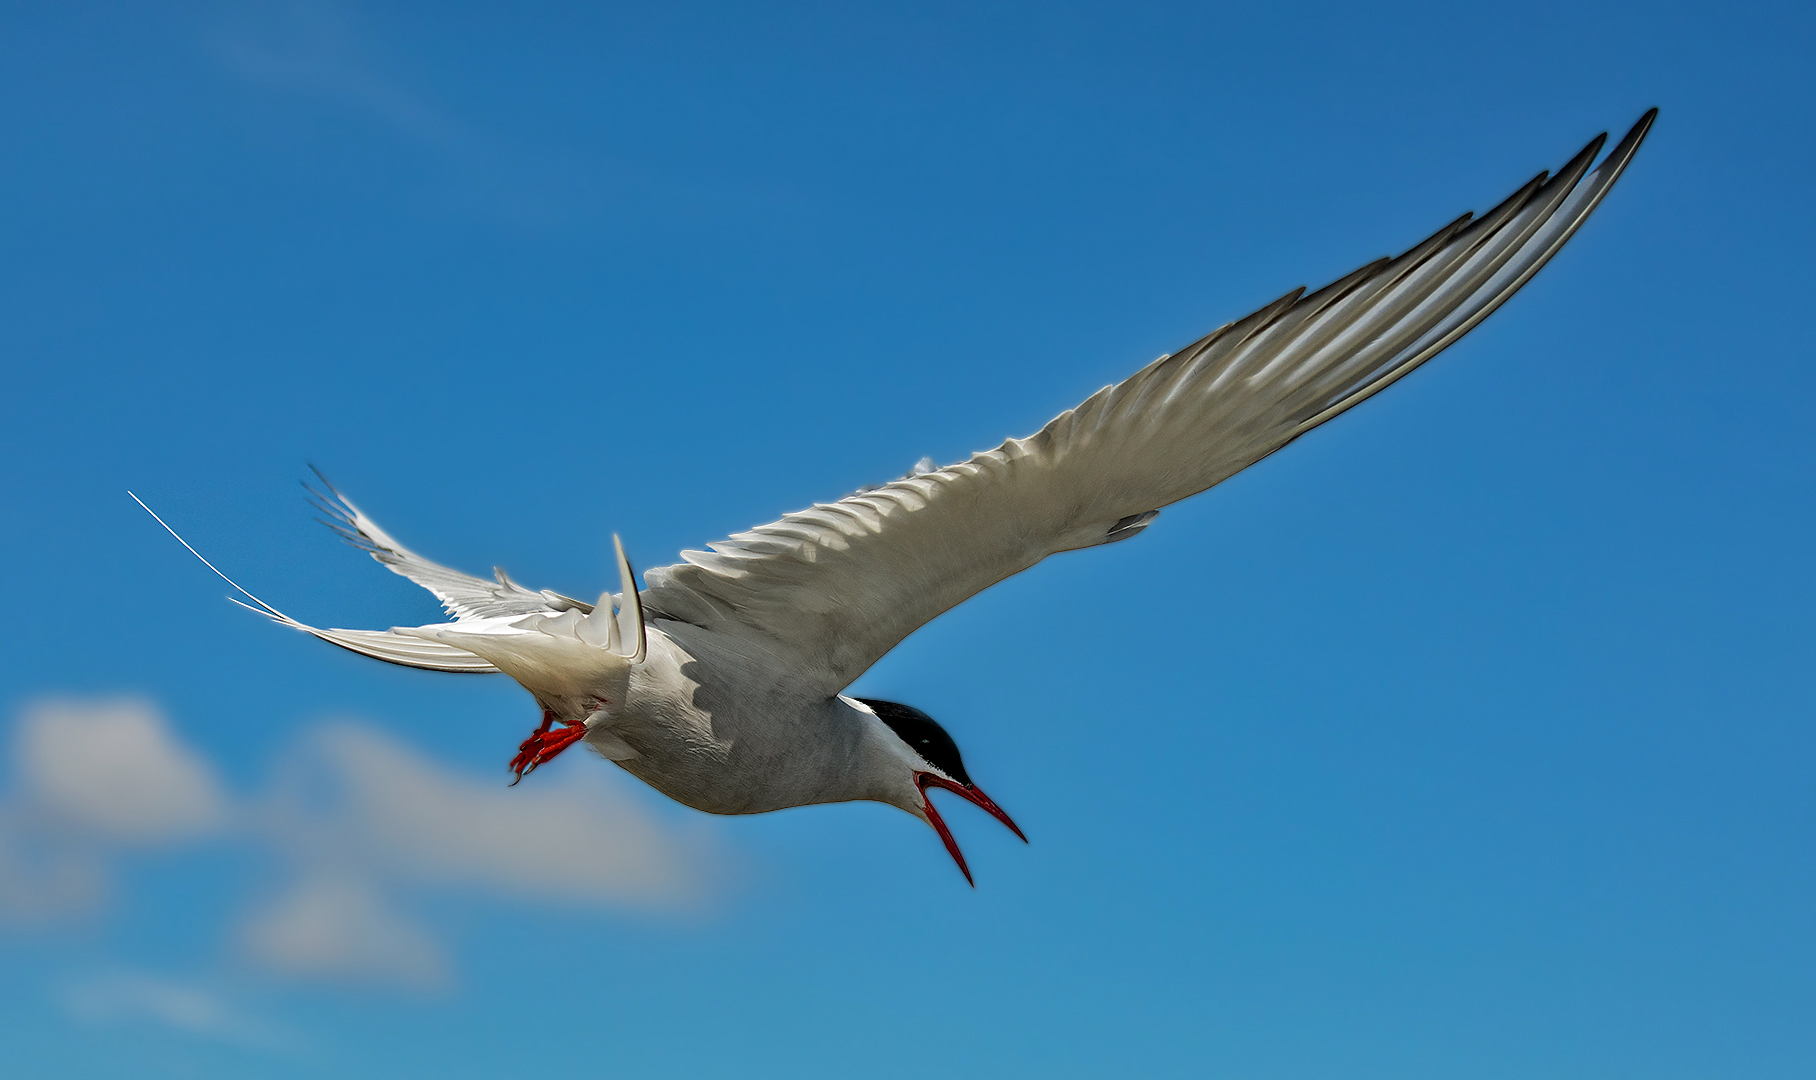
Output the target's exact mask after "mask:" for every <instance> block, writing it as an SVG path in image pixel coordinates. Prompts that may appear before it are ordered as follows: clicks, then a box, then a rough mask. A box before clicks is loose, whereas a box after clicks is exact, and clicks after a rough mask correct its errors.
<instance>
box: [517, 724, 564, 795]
mask: <svg viewBox="0 0 1816 1080" xmlns="http://www.w3.org/2000/svg"><path fill="white" fill-rule="evenodd" d="M554 722H555V714H554V713H553V712H550V711H549V710H548V709H544V710H542V726H540V727H538V728H537V729H536V730H535V731H532V732H530V737H529V738H527V739H525V740H523V743H522V745H520V746H518V747H517V756H516V757H514V758H512V759H511V765H510V769H511V772H513V773H515V774H516V776H515V778H514V779H512V781H511V785H512V786H513V787H515V786H516V784H517V781H518V780H522V779H523V774H524V773H526V772H528V771H529V770H531V769H534V768H535V767H536V766H535V758H536V753H537V751H539V750H541V749H542V743H543V741H544V739H546V738H547V737H548V733H549V726H550V725H552V724H553V723H554Z"/></svg>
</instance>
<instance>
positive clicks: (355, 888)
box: [237, 874, 453, 990]
mask: <svg viewBox="0 0 1816 1080" xmlns="http://www.w3.org/2000/svg"><path fill="white" fill-rule="evenodd" d="M237 938H238V940H237V945H238V946H239V948H240V950H241V952H242V953H243V954H244V955H245V956H246V957H247V958H249V959H251V960H252V961H253V962H255V963H257V964H260V965H262V966H264V967H266V968H268V969H270V970H273V971H279V972H283V973H285V974H288V975H299V976H306V977H316V978H327V979H334V980H340V981H351V982H378V983H389V984H392V985H396V986H404V987H409V988H412V989H419V990H438V989H442V988H444V987H446V986H447V985H448V984H449V982H450V981H451V980H452V977H453V965H452V963H451V962H450V961H449V959H448V956H447V953H446V952H445V951H444V950H443V949H442V947H441V945H440V944H439V943H438V942H436V941H435V939H434V938H433V937H432V936H431V935H430V934H429V932H428V931H427V930H425V929H424V928H423V927H422V926H420V925H418V924H417V923H416V922H415V921H414V920H412V919H410V918H409V917H408V916H406V915H403V914H401V913H399V912H398V911H396V910H395V909H394V908H393V907H392V905H391V903H390V901H389V900H388V899H387V898H386V897H385V896H384V895H383V893H382V892H381V891H380V889H379V888H378V887H377V886H376V885H375V883H374V882H372V881H371V880H369V879H366V878H361V877H359V876H357V875H343V876H331V875H327V874H314V875H311V876H308V877H303V878H301V879H299V880H297V881H296V882H295V883H294V884H293V885H292V886H291V887H290V888H289V889H287V890H285V891H284V892H283V893H282V894H280V895H279V896H278V897H277V898H276V899H274V900H273V901H271V902H270V903H267V904H265V905H262V906H261V907H259V908H258V909H256V910H255V911H254V912H253V913H252V915H251V916H250V917H249V918H248V919H247V920H246V921H245V923H244V924H242V925H241V927H240V929H239V933H238V935H237Z"/></svg>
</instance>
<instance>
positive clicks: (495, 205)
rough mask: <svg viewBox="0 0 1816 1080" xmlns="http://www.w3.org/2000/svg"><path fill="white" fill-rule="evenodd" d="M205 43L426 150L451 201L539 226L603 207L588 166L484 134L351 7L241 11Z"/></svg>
mask: <svg viewBox="0 0 1816 1080" xmlns="http://www.w3.org/2000/svg"><path fill="white" fill-rule="evenodd" d="M205 40H206V43H207V46H208V49H209V51H210V52H211V53H212V54H213V55H214V57H215V58H216V59H217V60H218V61H219V62H220V64H221V66H222V67H223V69H225V70H226V71H227V72H228V73H229V74H231V75H232V76H234V77H235V78H238V79H240V80H242V81H243V82H246V83H249V84H251V85H253V86H257V87H261V88H263V89H265V90H268V91H272V92H276V93H280V94H288V95H292V96H296V97H301V98H308V99H313V100H315V101H319V102H322V103H324V104H327V105H329V106H331V107H333V108H336V109H338V110H340V111H342V112H343V113H345V114H346V115H348V116H352V117H359V118H362V119H364V120H366V121H368V122H370V123H374V124H376V125H378V126H379V127H381V128H382V129H384V130H388V131H390V132H392V133H393V134H395V135H397V136H399V137H400V138H401V139H402V140H403V142H404V143H406V144H408V145H410V146H414V147H415V148H417V149H418V150H420V151H422V152H424V153H425V154H426V155H428V157H429V159H430V160H431V161H433V162H435V163H436V164H437V170H436V171H437V174H438V178H439V182H440V184H441V185H442V186H443V192H442V197H443V198H444V199H445V200H447V201H450V202H453V203H455V204H465V205H466V206H467V207H469V208H476V209H482V210H483V211H485V212H487V213H489V214H493V215H497V216H501V217H503V218H505V219H507V220H509V221H511V222H513V223H517V224H523V225H531V226H537V227H548V226H552V225H561V224H565V223H567V222H569V221H571V220H572V219H573V218H575V217H576V216H578V215H581V214H584V213H587V212H589V211H590V208H591V207H593V206H596V205H598V203H599V201H600V200H599V199H598V198H597V197H596V196H597V192H596V191H594V190H593V189H594V188H596V187H597V181H596V179H594V178H592V177H591V176H590V175H589V170H585V169H579V168H575V167H574V166H573V163H571V162H564V161H563V160H561V159H560V158H559V157H558V156H557V155H552V154H550V153H546V152H535V151H531V150H529V149H527V148H525V147H522V146H517V145H513V144H512V143H511V141H510V140H508V139H506V138H503V137H501V136H500V135H498V134H497V133H496V132H492V131H486V130H483V129H482V127H481V126H480V125H476V124H473V123H471V122H469V121H467V120H465V119H463V118H462V117H460V116H459V115H457V114H456V112H455V111H454V110H452V109H450V108H449V107H447V106H446V105H445V104H443V103H442V102H440V101H438V100H437V99H436V96H435V95H434V94H433V93H431V92H429V91H427V90H425V89H423V88H421V87H420V86H418V85H416V84H415V80H412V79H410V78H407V77H406V76H404V75H402V74H400V68H402V67H403V66H404V65H403V64H402V63H401V62H400V60H399V58H398V56H397V55H396V54H395V53H394V52H393V51H392V50H391V49H389V48H387V47H385V45H384V44H383V43H382V42H381V41H380V40H379V37H378V35H377V34H375V33H374V32H373V31H372V30H371V29H370V28H368V27H366V26H364V25H362V23H361V21H360V19H359V18H358V17H357V15H356V13H355V12H354V11H353V10H352V9H351V8H350V7H348V6H346V5H341V4H335V3H330V2H328V0H267V2H261V3H252V4H247V5H243V6H238V7H236V8H234V9H233V10H232V12H231V13H229V14H228V15H227V16H226V17H224V18H223V19H222V20H221V21H220V22H218V23H216V24H215V25H214V26H213V27H211V28H210V29H209V31H208V32H207V33H206V35H205Z"/></svg>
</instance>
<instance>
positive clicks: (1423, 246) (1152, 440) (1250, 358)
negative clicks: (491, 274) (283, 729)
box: [349, 110, 1657, 695]
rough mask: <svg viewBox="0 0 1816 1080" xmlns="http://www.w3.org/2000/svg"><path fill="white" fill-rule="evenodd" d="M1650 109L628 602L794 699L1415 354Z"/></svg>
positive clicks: (1620, 152) (1397, 371)
mask: <svg viewBox="0 0 1816 1080" xmlns="http://www.w3.org/2000/svg"><path fill="white" fill-rule="evenodd" d="M1656 112H1657V110H1653V111H1651V112H1648V113H1647V114H1646V115H1645V116H1644V117H1642V118H1641V119H1640V121H1639V123H1637V124H1636V125H1634V127H1633V129H1632V131H1630V132H1629V133H1628V134H1627V136H1626V137H1625V138H1624V139H1622V140H1621V142H1620V143H1619V145H1617V146H1616V147H1615V148H1614V149H1613V150H1612V151H1610V152H1609V154H1608V156H1607V157H1606V158H1604V159H1603V160H1602V162H1601V164H1600V165H1599V166H1596V167H1595V168H1594V169H1593V171H1591V168H1590V167H1591V165H1592V164H1593V162H1594V161H1595V157H1596V154H1597V153H1598V152H1599V151H1600V149H1601V147H1602V145H1603V138H1597V139H1595V140H1594V141H1592V142H1590V143H1589V145H1588V146H1586V147H1585V148H1584V149H1583V150H1582V152H1580V153H1579V154H1577V155H1576V156H1575V157H1574V158H1572V159H1571V161H1570V162H1569V163H1567V164H1566V165H1565V166H1564V167H1563V168H1562V169H1560V170H1559V171H1558V173H1557V175H1556V176H1548V175H1547V174H1544V173H1541V174H1539V175H1538V176H1537V177H1535V178H1534V179H1532V180H1531V181H1529V182H1528V183H1526V184H1525V185H1524V186H1522V187H1521V188H1520V189H1519V190H1517V191H1515V192H1514V193H1513V195H1512V196H1510V197H1509V198H1507V199H1506V200H1505V201H1503V202H1502V203H1500V204H1499V205H1497V206H1496V207H1494V208H1493V209H1492V210H1490V211H1488V212H1487V213H1485V214H1483V215H1482V216H1481V217H1479V218H1472V217H1471V216H1470V215H1467V214H1466V215H1464V216H1462V217H1460V218H1458V219H1456V220H1455V221H1452V222H1451V223H1450V224H1448V225H1446V226H1445V227H1444V228H1442V229H1439V230H1438V231H1437V232H1436V233H1434V234H1433V235H1432V236H1431V237H1429V238H1428V239H1426V240H1425V241H1424V242H1422V243H1420V244H1418V245H1417V246H1415V247H1413V248H1411V249H1410V250H1408V251H1407V252H1405V253H1404V254H1402V255H1400V256H1398V257H1396V258H1392V259H1382V260H1379V261H1376V262H1373V263H1370V264H1369V265H1367V266H1364V267H1362V268H1361V269H1359V270H1357V271H1355V272H1354V273H1352V274H1349V275H1347V276H1345V277H1343V278H1341V279H1339V280H1337V281H1335V282H1332V283H1331V284H1329V285H1327V286H1325V287H1324V288H1322V289H1319V290H1317V291H1316V292H1313V293H1309V294H1307V293H1305V291H1304V290H1302V289H1298V290H1294V291H1293V292H1290V293H1288V294H1286V295H1285V296H1283V297H1281V298H1280V299H1279V300H1277V301H1275V302H1274V303H1272V304H1269V305H1267V306H1266V307H1264V308H1262V309H1261V310H1260V311H1257V312H1255V313H1254V314H1252V315H1250V316H1248V317H1246V318H1243V319H1239V320H1237V321H1236V322H1234V323H1230V324H1228V325H1226V326H1224V327H1221V328H1219V329H1218V330H1215V331H1213V332H1212V333H1210V334H1208V335H1206V336H1205V337H1204V338H1202V339H1200V340H1199V341H1197V342H1194V343H1193V344H1191V345H1189V346H1187V347H1186V348H1184V349H1182V350H1180V351H1179V352H1178V353H1175V354H1172V355H1169V356H1164V357H1161V358H1160V359H1159V360H1157V361H1155V362H1154V363H1152V364H1149V365H1148V366H1147V367H1145V368H1143V369H1142V370H1140V371H1138V372H1136V373H1135V374H1134V375H1133V376H1131V377H1130V378H1128V379H1126V380H1124V381H1123V382H1122V383H1120V384H1118V385H1116V386H1113V387H1105V388H1104V389H1102V390H1100V391H1098V392H1097V393H1096V394H1093V395H1091V397H1089V398H1088V399H1086V400H1085V401H1084V402H1083V403H1082V404H1080V405H1079V406H1078V407H1077V408H1075V409H1071V410H1068V411H1067V412H1064V413H1061V414H1060V415H1059V416H1058V417H1056V418H1054V420H1053V421H1052V422H1051V423H1049V424H1048V425H1047V426H1046V427H1044V428H1042V429H1041V430H1040V431H1039V432H1037V433H1036V434H1034V435H1032V436H1029V437H1028V438H1025V439H1011V440H1009V441H1008V442H1005V443H1003V444H1002V445H1001V446H999V447H997V448H996V449H994V450H988V451H984V452H982V453H979V454H976V455H974V456H973V457H972V458H971V459H970V460H968V461H963V462H959V463H958V464H955V465H949V466H946V467H945V468H942V469H937V470H933V471H929V472H920V473H918V474H917V475H912V476H909V477H905V478H903V479H901V480H897V481H894V482H893V483H889V484H885V485H883V486H881V487H878V488H873V489H870V490H868V491H863V492H859V493H857V494H855V495H852V496H849V497H847V498H845V499H842V500H840V501H838V502H836V503H822V504H819V505H816V506H814V507H811V508H809V509H807V510H803V511H800V512H798V513H793V514H787V515H785V516H783V518H782V519H781V520H780V521H777V522H774V523H772V524H769V525H763V526H759V527H757V528H755V529H751V530H749V531H747V532H741V533H737V534H734V535H733V536H731V537H730V538H728V539H726V540H721V541H719V542H717V543H713V544H709V545H707V548H708V550H706V551H684V552H682V559H683V560H685V561H684V562H682V563H681V564H678V565H676V566H669V567H662V568H659V569H655V570H651V571H649V572H648V573H647V574H646V575H645V580H646V581H647V582H648V585H649V587H648V589H647V590H646V592H645V593H644V597H643V600H644V604H645V607H646V608H647V609H648V612H649V615H650V617H652V618H655V619H667V620H669V621H671V622H676V623H688V624H693V625H695V626H699V627H702V628H705V629H707V630H711V631H717V632H722V633H725V634H730V635H734V636H737V637H740V638H743V639H744V640H746V641H747V642H749V643H750V644H753V645H756V646H759V647H760V648H761V649H762V650H763V651H765V652H767V653H769V654H771V655H774V656H775V657H776V658H777V659H778V661H779V662H780V663H782V664H784V665H786V666H787V667H788V668H789V669H791V670H792V671H793V673H794V676H795V678H796V681H797V683H798V686H797V689H799V690H801V691H803V692H807V693H812V694H816V695H818V694H828V695H830V694H834V693H837V692H838V691H839V690H841V689H843V688H844V687H845V686H846V685H847V684H849V683H850V682H851V680H852V679H855V678H856V677H857V676H858V675H860V674H862V673H863V671H864V670H865V669H866V668H868V667H869V666H870V665H871V664H873V663H875V662H876V660H877V659H878V658H880V657H881V656H882V655H883V654H884V653H886V652H888V651H889V649H891V648H893V647H894V646H895V645H896V643H898V642H899V641H901V640H902V638H904V637H906V636H907V635H908V634H909V633H911V632H913V631H914V630H915V629H916V628H918V627H920V626H921V625H922V624H924V623H926V622H927V621H928V620H930V619H932V618H934V617H935V616H937V615H939V614H940V613H941V612H943V611H945V610H947V609H948V608H950V607H952V606H953V605H955V604H957V603H959V602H960V601H962V600H964V599H965V598H967V597H969V596H971V595H973V594H975V593H977V592H979V591H980V590H982V589H985V588H988V587H989V586H990V585H993V584H995V583H996V582H998V581H1001V580H1002V579H1004V578H1006V577H1009V576H1010V575H1012V574H1015V573H1018V572H1020V571H1022V570H1025V569H1027V568H1028V567H1030V566H1032V565H1034V564H1035V563H1037V562H1039V561H1040V560H1041V559H1043V558H1045V557H1046V556H1048V555H1051V554H1054V553H1056V552H1060V551H1067V550H1071V549H1075V548H1082V547H1091V546H1094V545H1097V544H1101V543H1106V542H1111V541H1114V540H1118V539H1122V538H1124V537H1126V536H1129V535H1133V533H1134V532H1139V531H1140V529H1141V528H1142V527H1144V526H1145V525H1146V524H1147V522H1148V521H1149V520H1151V519H1152V516H1153V512H1154V511H1157V510H1158V509H1159V508H1161V507H1163V506H1166V505H1168V504H1170V503H1173V502H1177V501H1178V500H1180V499H1183V498H1186V497H1187V496H1190V495H1193V494H1196V493H1198V492H1200V491H1203V490H1205V489H1206V488H1209V487H1211V486H1213V485H1215V484H1217V483H1219V482H1221V481H1223V480H1225V479H1227V478H1228V477H1230V476H1231V475H1233V474H1235V473H1236V472H1238V471H1240V470H1242V469H1244V468H1246V467H1248V466H1249V465H1251V464H1253V463H1255V462H1256V461H1259V460H1260V459H1261V458H1263V457H1266V456H1267V455H1268V454H1271V453H1273V452H1274V451H1276V450H1278V449H1280V448H1281V447H1283V446H1285V445H1286V444H1287V443H1290V442H1292V441H1293V440H1294V439H1296V438H1298V437H1299V436H1300V435H1303V434H1304V433H1306V432H1307V431H1310V430H1311V429H1312V428H1314V427H1317V426H1318V425H1320V424H1322V423H1324V422H1325V421H1327V420H1329V419H1331V418H1332V417H1334V416H1336V415H1337V414H1339V413H1341V412H1343V411H1344V410H1346V409H1349V408H1351V407H1353V406H1355V405H1356V404H1358V403H1359V402H1361V401H1363V400H1366V399H1367V398H1368V397H1370V396H1371V395H1373V394H1376V393H1379V392H1380V391H1381V390H1382V389H1384V388H1385V387H1387V386H1389V385H1391V384H1392V383H1393V382H1395V381H1396V380H1398V379H1400V378H1403V377H1404V376H1405V375H1406V374H1407V373H1409V372H1410V371H1412V370H1413V369H1414V368H1416V367H1418V366H1419V365H1420V364H1422V363H1424V362H1425V361H1426V360H1429V359H1430V358H1431V357H1433V356H1435V355H1436V354H1437V353H1438V352H1440V351H1442V350H1443V349H1444V348H1445V347H1446V346H1448V345H1450V344H1451V343H1452V342H1454V341H1456V339H1457V338H1459V337H1461V336H1462V335H1463V334H1465V333H1467V332H1468V331H1469V330H1470V328H1472V327H1474V326H1475V325H1476V324H1478V323H1479V322H1481V321H1482V319H1484V318H1486V317H1487V316H1488V315H1489V314H1490V313H1492V312H1493V311H1494V310H1495V309H1496V308H1497V307H1499V306H1500V305H1501V304H1502V303H1503V302H1505V301H1506V299H1507V298H1508V297H1509V296H1511V295H1512V294H1513V293H1514V292H1516V291H1518V289H1519V288H1520V287H1521V286H1522V285H1524V284H1525V283H1526V282H1527V281H1528V280H1529V279H1530V278H1531V277H1532V275H1533V274H1535V273H1537V272H1538V270H1539V268H1540V267H1542V266H1543V265H1544V264H1545V262H1546V261H1547V260H1548V259H1550V257H1551V256H1552V255H1553V254H1555V253H1556V251H1557V249H1558V248H1559V247H1561V246H1562V245H1563V244H1564V242H1565V241H1567V240H1568V239H1569V238H1570V237H1571V235H1572V234H1574V233H1575V231H1576V230H1577V228H1578V227H1579V226H1581V224H1582V223H1583V221H1584V219H1586V218H1587V217H1588V215H1589V214H1590V212H1591V211H1593V210H1594V209H1595V207H1596V206H1597V205H1598V204H1599V203H1600V202H1601V200H1602V198H1603V197H1604V196H1606V194H1607V193H1608V190H1609V188H1610V187H1612V186H1613V184H1614V182H1615V180H1616V179H1618V178H1619V176H1620V175H1621V172H1622V171H1623V170H1624V169H1625V168H1626V166H1627V163H1628V162H1629V161H1631V160H1632V157H1633V154H1634V153H1635V151H1636V150H1637V149H1638V148H1639V144H1640V142H1641V141H1642V140H1643V139H1644V138H1645V135H1646V132H1647V131H1648V130H1649V129H1650V127H1651V124H1652V121H1653V118H1654V117H1655V115H1656ZM349 509H351V508H349ZM352 513H353V515H354V517H355V519H356V520H357V519H358V512H357V511H353V512H352ZM356 527H357V526H356ZM361 531H362V532H363V531H364V530H363V529H362V530H361ZM386 550H387V551H389V552H390V553H391V554H392V555H395V556H396V557H398V558H399V559H405V558H413V557H410V556H407V555H403V554H399V553H400V552H401V549H397V548H394V547H388V548H386ZM375 557H379V556H378V555H377V553H376V552H375ZM380 561H385V559H384V558H383V557H380ZM388 565H389V564H388ZM430 565H433V564H430ZM393 568H394V569H398V571H399V572H400V573H404V574H406V576H411V577H412V578H413V579H416V580H419V581H420V580H421V579H420V578H416V576H415V574H413V573H411V572H410V571H409V570H405V569H401V568H400V567H399V566H394V567H393ZM429 587H430V588H431V589H434V588H435V586H429ZM437 595H440V594H439V593H438V594H437Z"/></svg>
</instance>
